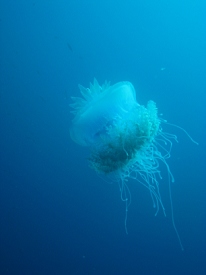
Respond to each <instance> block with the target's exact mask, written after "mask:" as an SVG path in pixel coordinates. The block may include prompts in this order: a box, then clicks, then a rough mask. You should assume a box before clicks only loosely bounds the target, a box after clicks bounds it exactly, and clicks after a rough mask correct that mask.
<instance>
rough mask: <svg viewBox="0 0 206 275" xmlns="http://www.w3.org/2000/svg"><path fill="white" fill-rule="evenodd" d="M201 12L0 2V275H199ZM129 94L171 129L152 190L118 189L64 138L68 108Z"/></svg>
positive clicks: (123, 4)
mask: <svg viewBox="0 0 206 275" xmlns="http://www.w3.org/2000/svg"><path fill="white" fill-rule="evenodd" d="M205 14H206V4H205V1H198V0H197V1H194V0H191V1H184V0H179V1H178V0H173V1H171V0H169V1H166V0H158V1H154V0H148V1H147V0H139V1H138V0H127V1H125V0H122V1H117V0H110V1H109V0H104V1H99V0H87V1H86V0H85V1H84V0H60V1H54V0H50V1H48V0H41V1H40V0H32V1H31V0H19V1H14V0H7V1H4V0H1V1H0V274H2V275H4V274H12V275H13V274H20V275H24V274H25V275H30V274H31V275H33V274H50V275H53V274H59V275H61V274H70V275H74V274H78V275H79V274H81V275H85V274H87V275H90V274H91V275H93V274H100V275H102V274H104V275H105V274H111V275H116V274H117V275H130V274H131V275H133V274H134V275H135V274H138V275H147V274H148V275H156V274H158V275H162V274H166V275H167V274H175V275H176V274H187V275H196V274H198V275H203V274H206V263H205V261H206V234H205V232H206V187H205V182H206V176H205V162H206V160H205V152H206V151H205V150H206V146H205V139H206V132H205V129H206V122H205V110H206V109H205V104H206V16H205ZM94 77H95V78H97V80H98V81H99V83H100V84H102V83H103V82H104V81H105V80H108V81H111V83H112V84H114V83H116V82H118V81H125V80H127V81H131V82H132V83H133V85H134V87H135V89H136V91H137V100H138V102H139V103H140V104H143V105H146V103H147V101H148V100H150V99H151V100H153V101H155V102H156V103H157V107H158V109H159V113H162V114H163V118H165V119H167V120H168V121H169V122H171V123H174V124H176V125H179V126H181V127H183V128H184V129H185V130H187V131H188V132H189V133H190V135H191V136H192V137H193V138H194V139H195V140H196V141H197V142H198V143H199V145H198V146H197V145H195V144H194V143H192V142H191V140H190V139H189V138H188V137H187V135H185V133H184V132H183V131H181V130H179V129H178V128H175V127H172V126H166V128H165V130H166V131H167V132H170V133H173V134H175V135H177V136H178V140H179V142H178V143H175V142H173V149H172V153H171V158H170V159H169V160H168V164H169V166H170V168H171V171H172V173H173V175H174V177H175V182H174V183H172V199H173V210H174V218H175V222H176V226H177V229H178V232H179V234H180V237H181V240H182V243H183V246H184V251H181V248H180V245H179V243H178V239H177V236H176V234H175V231H174V228H173V226H172V220H171V208H170V200H169V189H168V178H167V172H166V169H165V167H164V166H162V167H161V169H162V176H163V179H162V180H161V181H160V191H161V195H162V201H163V203H164V206H165V209H166V214H167V217H166V218H165V217H164V215H163V212H162V210H161V209H160V211H159V213H158V215H157V216H156V217H155V209H153V207H152V201H151V197H150V194H149V192H148V190H146V189H145V188H144V187H143V186H141V185H140V184H138V182H137V181H134V180H129V182H128V186H129V189H130V192H131V195H132V203H131V206H130V207H129V211H128V220H127V228H128V235H127V234H126V233H125V228H124V219H125V204H124V203H123V202H122V201H121V199H120V192H119V186H118V185H117V184H109V183H108V182H106V181H104V180H103V179H102V178H101V177H99V176H98V175H97V174H96V173H95V171H93V170H91V169H90V168H89V166H88V162H87V157H88V155H89V151H88V150H87V149H86V148H84V147H81V146H78V145H77V144H75V143H74V142H73V141H72V140H71V139H70V134H69V127H70V125H71V120H72V114H71V113H70V107H69V104H70V103H71V99H70V97H71V96H78V95H79V90H78V84H79V83H80V84H82V85H83V86H85V87H88V85H89V83H90V82H91V81H93V79H94Z"/></svg>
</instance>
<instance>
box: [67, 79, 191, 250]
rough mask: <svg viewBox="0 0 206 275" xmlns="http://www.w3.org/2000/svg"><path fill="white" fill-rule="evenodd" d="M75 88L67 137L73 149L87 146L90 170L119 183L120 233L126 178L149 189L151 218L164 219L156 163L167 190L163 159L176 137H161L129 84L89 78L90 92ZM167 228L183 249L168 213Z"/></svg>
mask: <svg viewBox="0 0 206 275" xmlns="http://www.w3.org/2000/svg"><path fill="white" fill-rule="evenodd" d="M79 88H80V92H81V94H82V96H83V98H79V97H73V98H72V100H73V104H71V105H70V106H71V107H72V108H73V111H72V112H73V114H74V115H75V117H74V119H73V121H72V126H71V128H70V135H71V138H72V139H73V140H74V141H75V142H76V143H78V144H79V145H82V146H87V147H89V149H90V157H89V163H90V166H91V167H92V168H93V169H94V170H95V171H97V172H98V173H101V174H104V175H107V176H111V177H112V178H113V179H114V180H116V181H118V182H119V186H120V192H121V199H122V200H123V201H125V203H126V217H125V229H126V232H127V225H126V222H127V211H128V207H129V205H130V202H131V195H130V191H129V188H128V184H127V181H128V179H130V178H132V179H135V180H136V181H137V182H139V183H140V184H142V185H143V186H145V187H146V188H147V189H148V190H149V193H150V195H151V198H152V201H153V206H154V207H155V208H156V213H155V214H157V213H158V211H159V208H160V207H161V208H162V210H163V213H164V214H165V209H164V206H163V203H162V199H161V195H160V191H159V181H160V180H161V171H160V162H162V163H163V164H164V165H165V166H166V168H167V171H168V175H169V188H170V181H174V178H173V175H172V173H171V171H170V168H169V165H168V164H167V159H168V158H169V157H170V151H171V148H172V139H174V140H176V141H177V138H176V136H175V135H171V134H168V133H164V132H163V130H162V126H161V125H162V124H163V123H166V121H165V120H163V119H162V118H161V117H160V116H158V110H157V107H156V104H155V102H153V101H149V102H148V103H147V106H143V105H140V104H139V103H138V102H137V99H136V92H135V89H134V87H133V85H132V84H131V83H130V82H119V83H117V84H115V85H112V86H110V83H108V82H105V84H103V85H102V86H100V85H99V83H98V82H97V80H96V79H95V80H94V83H93V84H90V88H84V87H83V86H81V85H79ZM179 128H180V127H179ZM181 129H182V128H181ZM183 131H185V130H183ZM186 134H187V132H186ZM188 136H189V135H188ZM189 137H190V136H189ZM192 141H193V140H192ZM169 190H170V189H169ZM170 198H171V193H170ZM171 208H172V199H171ZM165 215H166V214H165ZM172 223H173V227H174V229H175V232H176V234H177V237H178V240H179V243H180V246H181V248H182V249H183V246H182V243H181V240H180V237H179V234H178V231H177V229H176V226H175V222H174V218H173V208H172Z"/></svg>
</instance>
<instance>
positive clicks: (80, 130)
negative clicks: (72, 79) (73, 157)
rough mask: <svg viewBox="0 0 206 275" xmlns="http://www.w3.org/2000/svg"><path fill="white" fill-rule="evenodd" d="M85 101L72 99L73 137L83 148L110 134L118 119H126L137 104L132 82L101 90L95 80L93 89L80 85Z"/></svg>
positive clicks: (105, 87)
mask: <svg viewBox="0 0 206 275" xmlns="http://www.w3.org/2000/svg"><path fill="white" fill-rule="evenodd" d="M79 88H80V91H81V94H82V96H83V99H82V98H77V97H73V98H72V99H73V101H74V103H73V104H71V106H72V107H73V108H74V113H75V118H74V120H73V125H72V128H71V130H70V134H71V138H72V139H73V140H74V141H75V142H77V143H78V144H80V145H84V146H91V145H93V144H94V143H95V142H97V140H98V139H99V138H100V135H104V134H106V132H107V128H108V126H109V125H110V124H111V123H112V122H113V120H114V119H115V118H116V117H117V116H124V115H125V114H127V113H129V112H130V110H131V109H132V108H133V107H134V106H135V105H137V102H136V93H135V90H134V87H133V85H132V84H131V83H130V82H120V83H117V84H115V85H113V86H109V83H105V85H103V86H102V87H101V86H99V84H98V82H97V81H96V80H94V84H90V89H89V88H88V89H86V88H84V87H83V86H81V85H79Z"/></svg>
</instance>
